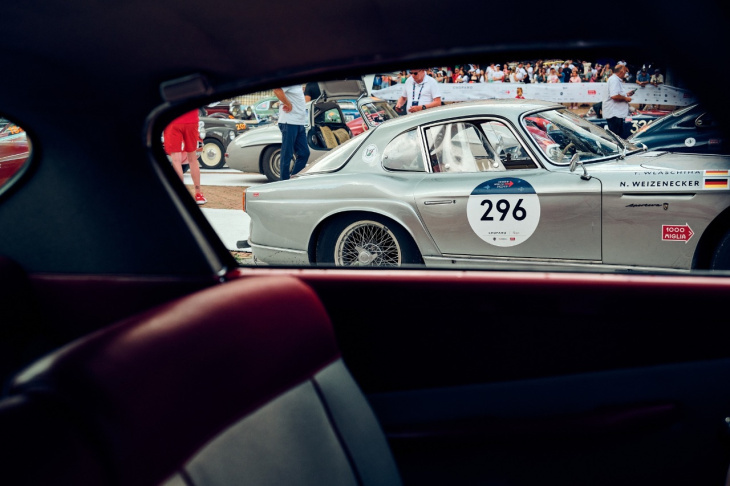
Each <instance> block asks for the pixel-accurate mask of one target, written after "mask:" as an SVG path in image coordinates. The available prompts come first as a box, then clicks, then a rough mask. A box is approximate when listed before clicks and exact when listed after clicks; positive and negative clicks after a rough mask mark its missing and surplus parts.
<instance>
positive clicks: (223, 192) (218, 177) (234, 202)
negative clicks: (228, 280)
mask: <svg viewBox="0 0 730 486" xmlns="http://www.w3.org/2000/svg"><path fill="white" fill-rule="evenodd" d="M184 182H185V186H186V187H187V188H188V190H189V191H190V193H191V195H192V193H193V186H192V179H191V178H190V174H189V173H186V174H185V180H184ZM200 182H201V185H202V188H203V194H204V195H205V198H206V199H207V200H208V203H207V204H205V205H203V206H200V209H201V211H203V214H204V215H205V217H206V218H207V219H208V222H210V224H211V226H213V229H215V231H216V233H217V234H218V236H219V237H220V239H221V241H222V242H223V244H224V245H225V246H226V248H227V249H228V250H229V251H231V252H242V250H245V247H244V248H241V247H239V244H240V243H239V242H242V241H245V240H248V235H249V228H248V226H249V221H250V220H249V218H248V215H247V214H246V213H244V212H243V211H242V210H241V195H242V193H243V188H245V187H248V186H251V185H254V184H263V183H266V177H265V176H262V175H260V174H244V173H242V172H239V171H237V170H233V169H225V168H224V169H219V170H201V175H200ZM243 253H248V252H245V251H244V252H243ZM234 256H236V257H237V258H246V257H247V255H245V254H235V253H234ZM239 261H240V260H239Z"/></svg>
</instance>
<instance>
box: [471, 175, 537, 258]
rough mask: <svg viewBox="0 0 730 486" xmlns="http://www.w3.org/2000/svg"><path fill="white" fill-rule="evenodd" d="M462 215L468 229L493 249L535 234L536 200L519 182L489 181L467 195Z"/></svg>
mask: <svg viewBox="0 0 730 486" xmlns="http://www.w3.org/2000/svg"><path fill="white" fill-rule="evenodd" d="M466 215H467V219H468V220H469V226H471V229H472V230H473V231H474V233H476V235H477V236H478V237H479V238H481V239H482V240H484V241H486V242H487V243H489V244H490V245H495V246H515V245H519V244H521V243H524V242H525V241H527V239H528V238H530V236H532V234H533V233H534V232H535V228H537V224H538V223H539V222H540V199H539V198H538V196H537V193H536V192H535V189H534V188H533V187H532V186H531V185H530V183H529V182H527V181H525V180H523V179H517V178H512V177H504V178H499V179H491V180H489V181H486V182H483V183H481V184H479V185H478V186H477V187H476V188H475V189H474V190H473V191H472V192H471V194H470V195H469V201H468V202H467V205H466Z"/></svg>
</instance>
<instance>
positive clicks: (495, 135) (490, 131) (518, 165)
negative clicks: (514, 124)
mask: <svg viewBox="0 0 730 486" xmlns="http://www.w3.org/2000/svg"><path fill="white" fill-rule="evenodd" d="M481 127H482V130H484V134H485V135H486V137H487V139H488V140H489V144H490V145H491V146H492V147H494V150H495V152H496V153H497V154H498V155H499V160H500V163H501V164H502V165H503V166H504V168H505V169H507V170H510V169H534V168H536V167H537V165H536V164H535V162H533V160H532V159H531V158H530V156H529V155H528V153H527V151H526V150H525V148H524V147H523V146H522V144H521V143H520V141H519V140H518V139H517V138H516V137H515V136H514V134H513V133H512V131H511V130H510V129H509V128H508V127H507V126H506V125H505V124H504V123H502V122H499V121H496V120H492V121H488V122H484V123H482V124H481ZM528 131H529V130H528Z"/></svg>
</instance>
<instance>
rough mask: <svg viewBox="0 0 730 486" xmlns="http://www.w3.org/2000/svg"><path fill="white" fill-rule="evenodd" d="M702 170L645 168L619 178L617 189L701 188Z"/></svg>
mask: <svg viewBox="0 0 730 486" xmlns="http://www.w3.org/2000/svg"><path fill="white" fill-rule="evenodd" d="M703 176H704V172H703V171H701V170H647V171H641V172H639V171H637V172H633V173H631V174H630V176H629V177H630V179H625V180H620V181H619V183H618V186H619V189H622V188H625V189H659V188H661V189H664V190H666V189H669V190H672V189H679V190H685V189H702V188H703V186H704V185H703Z"/></svg>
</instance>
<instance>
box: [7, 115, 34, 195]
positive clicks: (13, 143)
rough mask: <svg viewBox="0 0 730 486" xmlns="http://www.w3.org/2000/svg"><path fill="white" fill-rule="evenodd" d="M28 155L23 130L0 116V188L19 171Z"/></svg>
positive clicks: (28, 147)
mask: <svg viewBox="0 0 730 486" xmlns="http://www.w3.org/2000/svg"><path fill="white" fill-rule="evenodd" d="M29 155H30V145H29V142H28V138H27V136H26V134H25V130H23V129H22V128H20V127H19V126H18V125H16V124H14V123H11V122H10V121H8V120H5V119H4V118H0V188H2V186H4V185H5V183H6V182H8V181H9V180H10V178H12V177H13V176H15V175H16V174H18V173H19V171H20V169H21V168H22V167H23V166H24V165H25V162H26V160H28V156H29Z"/></svg>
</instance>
